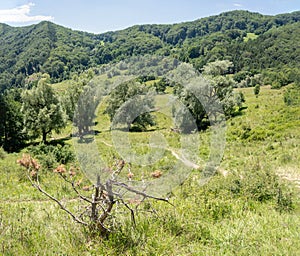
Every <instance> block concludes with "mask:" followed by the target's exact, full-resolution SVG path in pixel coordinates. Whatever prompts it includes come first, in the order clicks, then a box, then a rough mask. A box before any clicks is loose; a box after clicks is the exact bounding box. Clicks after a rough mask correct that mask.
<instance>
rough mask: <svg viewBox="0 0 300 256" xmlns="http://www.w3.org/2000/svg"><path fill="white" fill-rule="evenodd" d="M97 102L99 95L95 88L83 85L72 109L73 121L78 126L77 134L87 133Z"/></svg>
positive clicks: (92, 122)
mask: <svg viewBox="0 0 300 256" xmlns="http://www.w3.org/2000/svg"><path fill="white" fill-rule="evenodd" d="M78 96H79V95H77V97H78ZM99 102H100V97H99V95H98V94H97V90H96V89H95V88H93V87H92V86H90V85H86V86H84V88H83V91H82V93H81V94H80V96H79V97H78V101H77V104H76V105H74V106H73V107H75V109H74V110H73V111H74V112H73V123H74V125H75V126H76V127H77V128H78V134H79V136H82V135H83V134H85V133H88V131H89V130H90V127H91V126H93V125H94V118H95V117H96V113H95V111H96V109H97V106H98V104H99Z"/></svg>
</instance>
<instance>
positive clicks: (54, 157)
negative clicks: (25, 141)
mask: <svg viewBox="0 0 300 256" xmlns="http://www.w3.org/2000/svg"><path fill="white" fill-rule="evenodd" d="M28 151H29V152H30V153H31V154H32V155H34V157H36V158H37V159H38V160H39V161H40V162H41V164H42V166H43V167H44V168H48V169H52V168H54V167H55V166H57V165H58V164H67V163H70V162H71V161H73V160H74V159H75V155H74V152H73V151H72V150H71V147H70V146H69V145H60V144H58V145H56V146H54V145H46V144H44V143H41V144H39V145H37V146H31V147H29V148H28Z"/></svg>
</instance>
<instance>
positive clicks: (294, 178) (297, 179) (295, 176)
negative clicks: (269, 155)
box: [276, 168, 300, 190]
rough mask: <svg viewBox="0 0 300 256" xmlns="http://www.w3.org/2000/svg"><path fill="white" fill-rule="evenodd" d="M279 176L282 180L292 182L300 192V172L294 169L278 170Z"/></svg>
mask: <svg viewBox="0 0 300 256" xmlns="http://www.w3.org/2000/svg"><path fill="white" fill-rule="evenodd" d="M276 173H277V175H278V176H279V177H281V178H282V179H285V180H287V181H290V182H292V183H294V184H295V186H296V187H297V188H298V189H299V190H300V174H299V170H296V169H294V168H278V169H277V171H276Z"/></svg>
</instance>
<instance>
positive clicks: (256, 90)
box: [253, 84, 260, 97]
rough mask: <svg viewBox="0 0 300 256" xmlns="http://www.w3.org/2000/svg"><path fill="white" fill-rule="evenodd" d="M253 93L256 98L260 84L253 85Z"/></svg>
mask: <svg viewBox="0 0 300 256" xmlns="http://www.w3.org/2000/svg"><path fill="white" fill-rule="evenodd" d="M253 91H254V95H255V96H256V97H258V94H259V92H260V84H257V85H255V86H254V89H253Z"/></svg>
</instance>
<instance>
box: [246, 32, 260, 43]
mask: <svg viewBox="0 0 300 256" xmlns="http://www.w3.org/2000/svg"><path fill="white" fill-rule="evenodd" d="M256 38H258V35H255V34H254V33H247V36H245V37H244V42H248V41H249V40H255V39H256Z"/></svg>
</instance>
